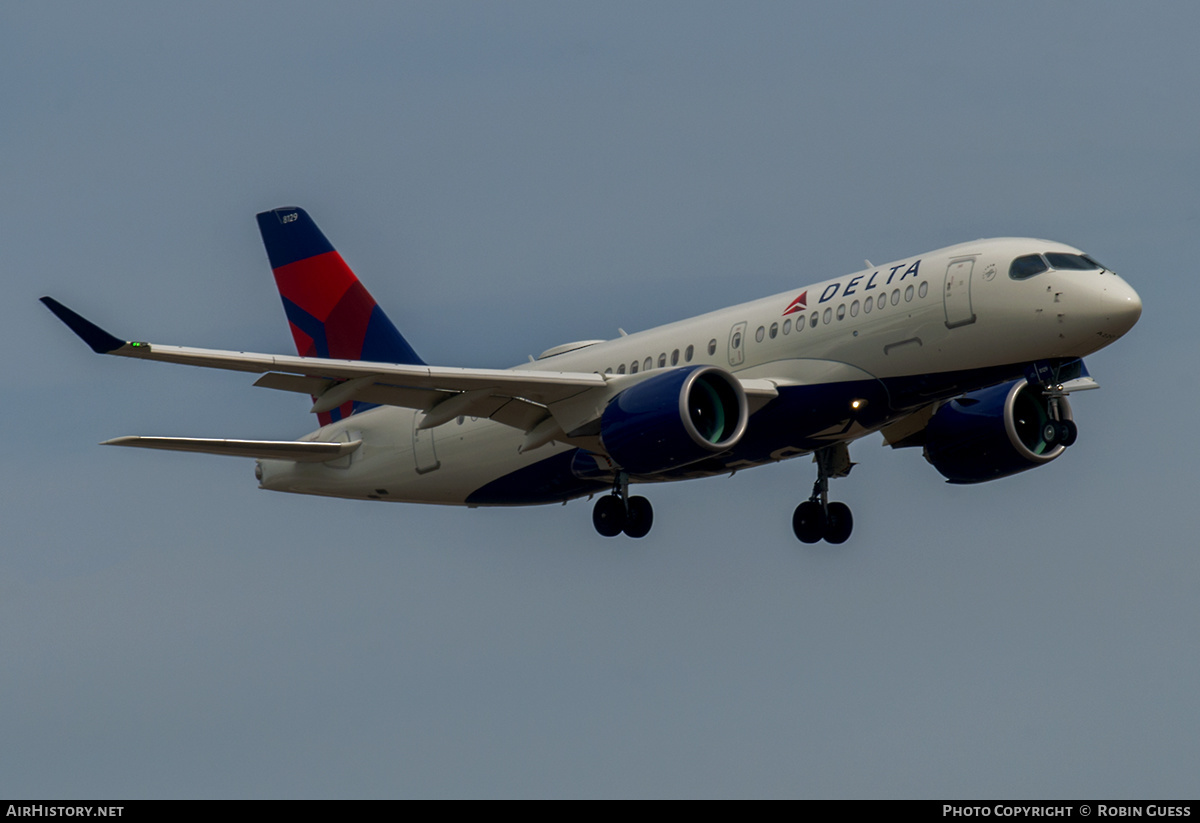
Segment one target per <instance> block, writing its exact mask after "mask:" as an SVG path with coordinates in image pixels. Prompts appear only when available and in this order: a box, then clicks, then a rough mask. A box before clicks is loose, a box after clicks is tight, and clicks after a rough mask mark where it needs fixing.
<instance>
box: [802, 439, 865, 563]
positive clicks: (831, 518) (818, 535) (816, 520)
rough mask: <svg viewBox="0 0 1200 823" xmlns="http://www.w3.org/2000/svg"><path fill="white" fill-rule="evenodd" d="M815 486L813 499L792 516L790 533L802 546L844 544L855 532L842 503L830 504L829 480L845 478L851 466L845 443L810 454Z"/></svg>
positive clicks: (847, 509)
mask: <svg viewBox="0 0 1200 823" xmlns="http://www.w3.org/2000/svg"><path fill="white" fill-rule="evenodd" d="M813 462H814V463H816V464H817V482H816V483H814V484H813V492H812V496H811V497H810V498H808V500H806V501H804V502H803V503H801V504H800V505H799V506H797V507H796V511H795V512H794V513H793V514H792V531H794V532H795V533H796V537H798V538H799V539H800V542H802V543H818V542H820V541H821V540H825V541H826V542H827V543H845V542H846V540H847V538H849V537H850V532H851V531H852V530H853V529H854V517H853V515H851V514H850V507H849V506H847V505H846V504H845V503H830V502H829V478H831V477H845V476H846V475H848V474H849V473H850V469H851V468H853V466H854V464H853V463H851V462H850V451H849V449H847V448H846V444H845V443H838V444H836V445H833V446H826V447H825V448H823V449H817V451H816V452H814V453H813Z"/></svg>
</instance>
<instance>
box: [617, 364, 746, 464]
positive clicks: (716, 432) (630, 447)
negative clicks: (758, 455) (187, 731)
mask: <svg viewBox="0 0 1200 823" xmlns="http://www.w3.org/2000/svg"><path fill="white" fill-rule="evenodd" d="M748 418H749V411H748V407H747V405H746V393H745V392H744V391H743V390H742V385H741V383H739V382H738V381H737V378H735V377H734V376H733V375H731V374H729V373H728V372H726V371H722V370H721V369H718V368H716V367H715V366H691V367H687V368H681V369H672V370H671V371H665V372H663V373H662V374H658V375H655V376H654V377H650V378H647V379H645V380H643V381H642V382H640V383H637V384H635V385H633V386H630V387H629V388H627V389H625V390H624V391H623V392H621V393H620V394H618V395H617V396H616V397H614V398H613V399H612V401H611V402H609V404H608V406H607V408H605V409H604V414H603V415H602V416H601V418H600V441H601V443H602V444H603V445H604V450H605V451H606V452H608V454H609V456H610V457H612V459H613V460H615V461H616V462H617V464H618V465H619V466H620V467H621V468H622V469H624V470H625V471H627V472H629V473H630V474H654V473H656V472H661V471H666V470H668V469H673V468H675V467H677V466H686V465H687V464H688V463H695V462H696V461H697V460H703V459H704V458H706V457H711V456H712V455H714V454H717V453H719V452H723V451H727V450H729V449H731V448H733V447H734V446H735V445H737V442H738V441H739V440H741V439H742V435H743V434H744V433H745V431H746V421H747V419H748Z"/></svg>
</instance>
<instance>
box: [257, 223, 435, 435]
mask: <svg viewBox="0 0 1200 823" xmlns="http://www.w3.org/2000/svg"><path fill="white" fill-rule="evenodd" d="M258 229H259V231H260V232H261V233H262V239H263V245H264V246H266V248H267V257H268V258H270V261H271V269H272V270H273V271H274V272H275V284H276V286H278V288H279V296H280V297H281V298H282V299H283V310H284V312H285V313H286V314H287V319H288V324H289V325H290V326H291V329H292V338H293V339H294V340H295V341H296V351H297V352H298V353H299V354H300V355H301V356H302V357H330V358H334V359H336V360H371V361H374V362H376V363H405V364H409V365H424V361H423V360H421V358H420V357H418V356H417V353H416V352H415V351H413V348H412V346H410V345H409V344H408V341H407V340H405V339H404V337H403V336H402V335H401V334H400V332H399V331H397V330H396V327H395V326H394V325H392V321H391V320H389V319H388V316H387V315H386V314H384V312H383V309H381V308H380V307H379V306H378V305H377V304H376V303H375V298H373V297H372V296H371V295H370V293H369V292H368V291H367V290H366V289H365V288H363V285H362V283H360V282H359V281H358V278H357V277H355V276H354V272H352V271H351V270H350V267H349V266H347V265H346V263H345V261H344V260H342V256H341V255H340V254H338V253H337V251H336V250H335V249H334V248H333V246H332V245H331V244H330V242H329V241H328V240H326V239H325V235H324V234H322V233H321V230H320V229H319V228H317V224H316V223H314V222H313V221H312V218H311V217H309V216H308V213H307V212H305V211H304V209H300V208H279V209H273V210H271V211H265V212H262V213H261V214H259V215H258ZM371 406H372V404H369V403H359V402H355V403H353V404H351V403H346V404H345V405H343V406H341V407H340V408H338V409H334V410H333V411H332V412H322V413H321V414H320V415H318V416H319V418H320V421H321V424H322V425H326V424H328V423H330V422H332V421H334V420H341V419H343V418H345V417H347V416H349V415H351V414H353V413H354V412H358V411H362V410H363V409H366V408H371Z"/></svg>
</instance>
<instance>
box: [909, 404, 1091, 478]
mask: <svg viewBox="0 0 1200 823" xmlns="http://www.w3.org/2000/svg"><path fill="white" fill-rule="evenodd" d="M1059 415H1060V417H1061V418H1062V419H1063V420H1070V419H1072V418H1071V407H1070V405H1068V404H1067V401H1066V399H1065V398H1063V399H1061V400H1059ZM1050 420H1051V416H1050V410H1049V401H1048V400H1047V398H1046V397H1044V396H1043V395H1042V394H1041V392H1039V391H1038V390H1037V389H1036V388H1034V387H1032V386H1030V385H1029V383H1028V382H1026V381H1025V380H1014V381H1013V382H1012V383H1005V384H1003V385H1000V386H992V387H991V388H989V389H981V390H980V391H976V392H971V393H970V394H966V395H964V396H962V397H959V398H956V399H954V400H951V401H950V402H949V403H946V404H945V405H943V406H942V407H941V408H939V409H938V410H937V411H936V412H935V413H934V415H933V418H932V419H931V420H930V421H929V425H928V426H926V427H925V435H926V441H925V459H926V460H928V461H929V462H930V463H932V464H933V467H934V468H935V469H937V470H938V471H939V472H941V473H942V475H943V476H944V477H945V478H946V479H947V480H949V481H950V482H951V483H982V482H984V481H986V480H995V479H997V478H1000V477H1008V476H1009V475H1010V474H1016V473H1018V472H1023V471H1025V470H1027V469H1032V468H1034V467H1036V466H1041V465H1042V464H1044V463H1049V462H1050V461H1051V460H1053V459H1054V458H1056V457H1058V456H1059V455H1060V454H1062V453H1063V449H1064V447H1063V446H1062V445H1060V444H1058V443H1052V442H1047V441H1046V439H1045V438H1044V436H1043V435H1044V432H1043V430H1044V427H1045V425H1046V423H1047V422H1049V421H1050Z"/></svg>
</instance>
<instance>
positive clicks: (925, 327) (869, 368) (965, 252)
mask: <svg viewBox="0 0 1200 823" xmlns="http://www.w3.org/2000/svg"><path fill="white" fill-rule="evenodd" d="M1046 252H1064V253H1070V254H1079V253H1080V252H1079V251H1078V250H1077V249H1074V248H1072V247H1070V246H1065V245H1063V244H1061V243H1053V242H1049V241H1044V240H1035V239H1028V238H1005V239H992V240H978V241H975V242H972V243H964V244H961V245H957V246H952V247H949V248H944V249H939V250H937V251H933V252H930V253H927V254H923V255H919V256H916V257H910V258H905V259H903V260H898V261H893V262H891V263H888V264H885V265H883V266H878V267H874V268H871V269H865V270H863V271H859V272H856V273H854V274H850V275H845V276H843V277H839V278H836V279H833V280H826V281H822V282H819V283H815V284H812V285H809V286H802V287H800V288H797V289H794V290H792V291H788V292H784V293H782V294H777V295H773V296H771V297H766V298H763V299H761V300H755V301H753V302H749V303H743V304H741V305H737V306H733V307H731V308H727V309H721V310H719V311H715V312H711V313H709V314H705V315H701V316H699V317H693V318H691V319H688V320H683V321H680V322H677V323H671V324H669V325H666V326H659V327H657V328H654V329H650V330H647V331H644V332H639V333H636V334H630V335H626V336H622V337H618V338H616V339H614V340H608V341H604V342H598V343H590V344H588V345H584V346H582V347H581V348H577V349H574V350H569V351H565V352H564V353H560V354H551V355H549V356H543V358H542V359H539V360H537V361H535V362H531V363H528V364H522V365H521V366H518V367H516V369H518V370H525V369H528V370H546V371H569V372H597V373H600V374H604V375H613V376H614V377H613V380H614V381H616V382H618V383H619V382H620V381H621V380H629V381H634V380H636V379H641V378H638V377H635V376H634V375H635V373H636V374H637V375H644V374H645V373H646V372H647V371H651V372H653V371H655V370H659V369H670V368H673V367H681V366H693V365H713V366H717V367H719V368H721V369H724V370H726V371H729V372H731V373H732V374H734V375H736V376H737V377H738V378H739V379H741V380H743V381H746V380H766V381H770V383H771V384H773V385H774V386H776V387H777V388H778V389H779V391H780V397H779V398H777V399H776V400H773V401H771V403H769V404H767V405H766V406H765V407H763V408H762V409H760V410H759V411H758V412H756V414H754V415H753V416H751V418H750V420H749V425H748V429H747V439H748V441H753V446H752V447H751V446H747V451H746V452H745V453H744V454H740V455H731V456H730V459H729V461H727V462H725V463H723V464H722V465H721V466H720V467H719V468H709V469H706V470H705V471H704V472H700V474H704V473H708V474H711V473H715V472H716V471H726V470H728V469H729V468H730V467H733V468H740V467H742V466H747V465H757V464H760V463H763V462H767V461H769V460H777V459H782V458H784V457H791V456H795V455H797V454H803V453H806V452H807V451H811V445H810V444H811V442H812V441H813V440H814V439H816V440H821V441H824V442H829V441H833V440H852V439H854V438H857V437H861V436H863V435H864V434H866V433H868V432H870V431H875V430H878V429H879V428H881V427H882V426H884V425H887V424H888V423H890V422H892V421H894V420H896V419H899V418H900V417H903V416H904V415H905V414H909V413H911V412H912V411H913V406H914V402H913V401H912V400H911V398H909V399H907V400H901V399H900V398H901V397H902V395H903V392H900V391H899V390H897V388H896V387H898V386H900V385H901V383H903V381H909V382H907V383H903V385H904V386H908V385H909V383H911V380H909V379H910V378H919V377H922V376H928V377H929V378H930V385H931V386H934V388H931V389H930V390H929V392H928V394H927V396H924V397H925V399H924V401H923V402H924V403H925V404H928V403H929V402H934V401H936V400H940V399H945V397H948V396H953V395H954V394H957V393H960V392H961V391H963V390H964V388H963V387H964V385H966V384H964V382H963V381H964V380H969V379H970V378H968V377H964V376H963V374H967V375H969V374H973V373H978V378H977V385H970V386H968V388H980V387H982V386H985V385H989V384H991V383H994V382H997V380H998V378H997V377H996V375H997V374H998V372H997V371H995V370H996V369H998V368H1001V367H1009V366H1011V367H1013V369H1014V370H1015V371H1013V374H1015V375H1016V376H1019V375H1020V373H1021V372H1020V367H1021V365H1022V364H1028V363H1032V362H1037V361H1042V360H1047V359H1055V358H1074V357H1083V356H1085V355H1087V354H1090V353H1091V352H1093V351H1095V350H1097V349H1099V348H1101V347H1103V346H1105V345H1107V344H1108V343H1110V342H1112V341H1113V340H1116V339H1117V338H1118V337H1120V336H1121V335H1122V334H1124V333H1125V332H1126V331H1128V330H1129V328H1131V327H1132V326H1133V324H1134V323H1135V322H1136V320H1137V318H1138V316H1139V315H1140V312H1141V303H1140V300H1139V299H1138V297H1137V294H1136V293H1135V292H1134V290H1133V289H1132V288H1130V286H1129V285H1128V284H1126V283H1125V281H1124V280H1122V279H1121V278H1120V277H1118V276H1117V275H1116V274H1114V273H1112V272H1109V271H1106V270H1095V271H1060V270H1055V269H1051V270H1049V271H1045V272H1042V273H1039V274H1037V275H1036V276H1032V277H1028V278H1027V279H1014V278H1013V277H1010V274H1009V270H1010V265H1011V264H1012V262H1013V260H1014V259H1016V258H1018V257H1021V256H1022V255H1029V254H1036V253H1046ZM560 348H566V347H560ZM949 374H955V375H958V377H957V378H956V379H955V380H947V381H945V382H944V384H943V383H939V381H938V376H939V375H949ZM620 375H626V377H624V378H621V377H619V376H620ZM896 381H901V382H896ZM837 384H853V385H855V386H860V385H862V386H871V385H875V386H878V387H879V392H878V394H877V399H875V400H873V401H872V402H875V403H876V404H877V405H876V408H874V409H873V411H874V414H872V415H870V416H869V417H867V418H865V421H866V422H865V423H863V422H861V421H860V422H856V421H855V420H852V419H851V416H850V415H849V413H847V414H846V415H845V416H844V418H845V419H841V418H838V419H834V418H829V419H826V418H824V417H822V416H821V414H818V413H817V412H815V411H812V409H813V408H814V407H813V406H812V403H811V398H810V395H806V394H804V392H805V391H808V392H809V393H810V394H811V392H812V391H814V390H819V389H822V388H826V387H834V386H836V385H837ZM937 386H942V387H943V388H942V390H941V394H939V393H938V392H939V390H938V389H937V388H936V387H937ZM801 395H804V397H805V398H806V399H805V400H804V403H807V404H808V405H803V404H800V402H799V399H798V398H800V396H801ZM914 396H915V395H914ZM905 397H907V395H905ZM789 398H796V400H795V402H796V403H797V405H796V407H795V409H796V410H795V413H791V414H786V415H784V414H781V413H780V408H782V407H783V406H785V405H786V404H787V403H789V402H793V401H792V400H791V399H789ZM773 404H774V405H775V406H776V408H775V409H774V410H773V411H772V406H773ZM781 404H782V405H781ZM889 404H890V407H888V408H880V407H879V406H880V405H882V406H889ZM839 408H840V406H839ZM422 414H423V413H422V412H420V411H414V410H411V409H405V408H398V407H392V406H381V407H376V408H372V409H369V410H366V411H363V412H361V413H358V414H355V415H352V416H350V417H349V418H347V419H345V420H341V421H339V422H336V423H334V424H331V425H329V426H325V427H323V428H321V429H320V430H318V431H316V432H314V433H313V434H311V435H309V436H308V437H306V438H304V439H306V440H319V441H338V440H342V441H354V440H361V441H362V446H361V447H360V448H359V449H358V450H357V451H355V452H354V453H353V454H352V455H350V456H349V457H346V458H342V459H340V460H338V461H335V462H333V463H325V464H320V463H309V464H298V463H291V462H286V461H274V460H262V461H259V473H260V475H261V484H262V488H265V489H271V490H276V491H290V492H300V493H306V494H322V495H332V496H337V497H352V498H373V499H383V500H396V501H408V502H423V503H444V504H459V505H461V504H468V505H474V504H478V505H488V504H493V503H496V502H500V503H503V502H505V500H507V498H495V499H493V498H491V497H488V496H487V495H484V496H483V497H473V495H475V494H476V492H477V490H480V489H482V488H484V487H488V486H489V484H495V483H503V482H504V481H503V479H504V478H511V482H512V483H513V484H520V483H522V482H526V481H525V480H524V478H525V477H527V476H528V477H530V478H532V477H533V474H528V475H525V474H521V471H522V470H527V472H532V473H536V474H537V476H538V478H539V482H541V480H542V479H545V478H548V477H550V475H552V474H554V473H559V474H561V473H562V471H564V467H563V466H561V465H557V464H554V463H552V462H546V461H548V460H549V459H550V458H554V457H555V456H556V455H560V454H562V453H564V452H569V451H572V450H573V449H574V448H575V447H574V446H570V445H566V444H563V443H559V442H552V443H549V444H547V445H544V446H542V447H540V448H536V449H532V450H529V451H526V452H524V453H522V452H519V450H518V449H519V446H520V445H521V443H522V441H523V438H524V434H523V433H522V432H521V431H520V430H518V429H515V428H512V427H509V426H505V425H501V424H499V423H496V422H493V421H491V420H486V419H474V418H470V417H466V418H458V419H455V420H451V421H450V422H449V423H446V424H444V425H441V426H438V427H436V428H432V429H427V430H419V429H417V428H416V426H417V424H418V423H419V422H420V419H421V417H422ZM836 417H837V416H836V415H835V418H836ZM781 420H786V421H787V423H786V425H781V423H780V421H781ZM760 421H762V422H760ZM756 423H758V424H759V425H758V426H757V427H756ZM843 424H844V425H843ZM776 441H777V443H776ZM560 462H562V461H560ZM538 464H543V466H544V468H545V471H542V470H541V469H538V468H536V466H537V465H538ZM683 476H698V475H697V473H696V472H693V473H691V474H686V475H685V474H674V475H670V476H664V477H662V478H641V479H642V480H647V479H678V478H679V477H683ZM637 480H638V478H635V482H636V481H637ZM547 482H549V481H547ZM546 488H547V489H550V491H546V492H544V493H542V494H540V495H538V496H537V499H528V500H526V499H522V500H517V501H515V502H552V501H554V500H560V499H566V498H569V497H574V496H578V495H580V494H586V493H588V492H589V491H595V490H596V488H595V487H588V486H580V485H571V484H569V483H568V484H565V485H563V486H562V487H561V488H562V492H561V494H558V493H555V492H554V491H553V489H555V488H559V487H558V486H555V485H553V484H552V483H551V484H550V485H547V486H546Z"/></svg>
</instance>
